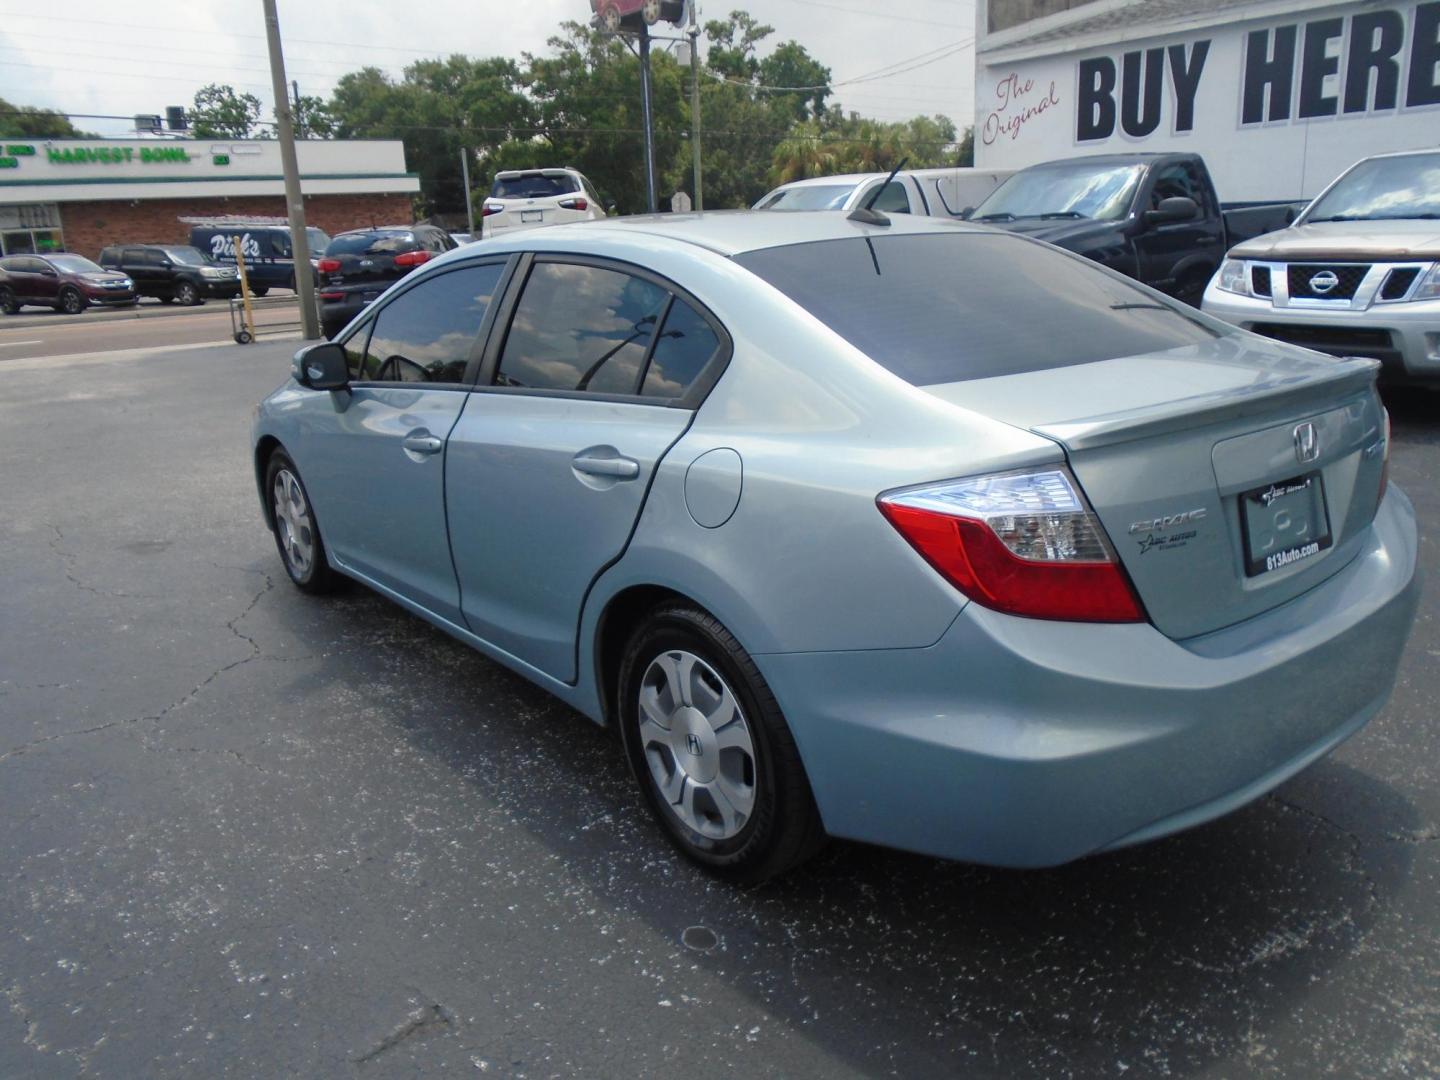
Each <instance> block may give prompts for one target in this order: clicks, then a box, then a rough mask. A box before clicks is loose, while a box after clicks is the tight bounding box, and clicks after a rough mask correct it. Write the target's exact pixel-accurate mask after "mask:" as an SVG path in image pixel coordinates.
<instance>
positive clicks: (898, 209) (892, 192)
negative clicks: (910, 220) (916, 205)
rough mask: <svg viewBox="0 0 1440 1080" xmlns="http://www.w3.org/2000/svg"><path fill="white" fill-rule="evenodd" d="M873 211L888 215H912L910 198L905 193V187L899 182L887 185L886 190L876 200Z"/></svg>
mask: <svg viewBox="0 0 1440 1080" xmlns="http://www.w3.org/2000/svg"><path fill="white" fill-rule="evenodd" d="M871 209H872V210H879V211H881V212H883V213H886V214H908V213H910V196H909V195H907V194H906V193H905V185H904V184H902V183H900V181H899V180H891V181H890V183H888V184H886V185H885V190H884V191H882V192H881V193H880V197H879V198H878V199H876V200H875V204H874V205H873V206H872V207H871Z"/></svg>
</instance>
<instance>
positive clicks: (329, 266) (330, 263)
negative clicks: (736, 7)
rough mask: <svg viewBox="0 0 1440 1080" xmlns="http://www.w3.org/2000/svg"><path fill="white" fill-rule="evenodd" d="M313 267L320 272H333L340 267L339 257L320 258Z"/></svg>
mask: <svg viewBox="0 0 1440 1080" xmlns="http://www.w3.org/2000/svg"><path fill="white" fill-rule="evenodd" d="M315 268H316V269H317V270H319V271H320V273H322V274H333V273H335V272H336V271H337V270H339V269H340V260H339V259H321V260H320V261H319V262H318V263H316V264H315Z"/></svg>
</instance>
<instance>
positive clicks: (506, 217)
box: [480, 169, 605, 236]
mask: <svg viewBox="0 0 1440 1080" xmlns="http://www.w3.org/2000/svg"><path fill="white" fill-rule="evenodd" d="M604 216H605V206H604V203H603V201H602V200H601V198H600V195H599V193H598V192H597V191H596V190H595V185H594V184H592V183H590V181H589V180H587V179H585V177H584V176H582V175H581V174H580V173H578V172H576V171H575V170H574V169H512V170H507V171H506V172H500V173H496V174H495V186H494V187H492V188H491V189H490V197H489V198H487V199H486V200H485V205H484V208H483V211H482V221H481V226H480V231H481V235H482V236H499V235H500V234H501V233H502V232H508V231H509V230H511V229H534V228H538V227H539V226H541V225H561V224H564V223H565V222H568V221H598V220H600V219H601V218H603V217H604Z"/></svg>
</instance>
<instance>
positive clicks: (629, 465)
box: [572, 454, 640, 480]
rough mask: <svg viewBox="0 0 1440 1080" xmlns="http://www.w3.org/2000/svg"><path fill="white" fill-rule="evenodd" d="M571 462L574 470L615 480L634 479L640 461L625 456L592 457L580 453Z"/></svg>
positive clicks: (637, 472) (638, 472) (637, 474)
mask: <svg viewBox="0 0 1440 1080" xmlns="http://www.w3.org/2000/svg"><path fill="white" fill-rule="evenodd" d="M572 464H573V465H574V467H575V471H576V472H582V473H585V474H586V475H587V476H608V477H613V478H614V479H616V480H634V479H635V478H636V477H637V476H639V475H640V463H639V462H638V461H631V460H630V459H629V458H627V457H592V456H590V455H588V454H582V455H580V456H578V457H576V458H575V459H574V460H573V461H572Z"/></svg>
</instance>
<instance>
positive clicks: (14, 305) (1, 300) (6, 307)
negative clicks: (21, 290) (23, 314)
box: [0, 287, 20, 315]
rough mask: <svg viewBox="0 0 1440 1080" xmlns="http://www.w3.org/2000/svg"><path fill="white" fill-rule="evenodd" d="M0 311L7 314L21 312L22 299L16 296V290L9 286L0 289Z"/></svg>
mask: <svg viewBox="0 0 1440 1080" xmlns="http://www.w3.org/2000/svg"><path fill="white" fill-rule="evenodd" d="M0 312H4V313H5V314H6V315H18V314H19V313H20V301H19V300H18V299H16V297H15V290H13V289H10V288H8V287H7V288H4V289H0Z"/></svg>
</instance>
